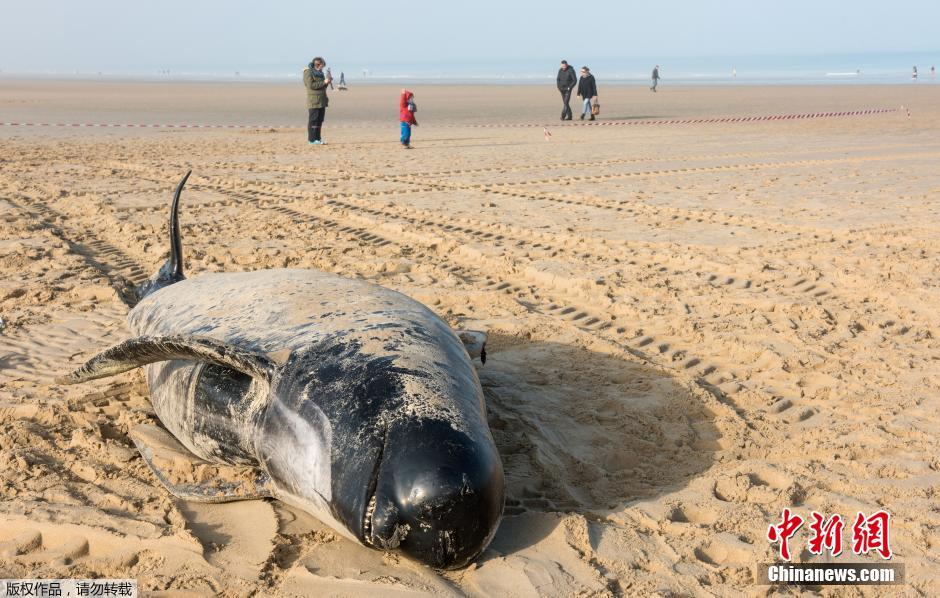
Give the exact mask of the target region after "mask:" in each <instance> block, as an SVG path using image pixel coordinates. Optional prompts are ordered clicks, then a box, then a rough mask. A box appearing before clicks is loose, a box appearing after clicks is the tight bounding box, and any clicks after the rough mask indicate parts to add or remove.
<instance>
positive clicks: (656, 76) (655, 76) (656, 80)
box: [650, 64, 659, 91]
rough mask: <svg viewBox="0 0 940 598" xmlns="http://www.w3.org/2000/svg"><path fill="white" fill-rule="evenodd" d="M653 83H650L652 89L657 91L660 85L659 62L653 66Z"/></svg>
mask: <svg viewBox="0 0 940 598" xmlns="http://www.w3.org/2000/svg"><path fill="white" fill-rule="evenodd" d="M652 79H653V84H652V85H650V91H656V86H657V85H659V65H658V64H657V65H656V66H655V67H653V74H652Z"/></svg>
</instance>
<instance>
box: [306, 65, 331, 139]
mask: <svg viewBox="0 0 940 598" xmlns="http://www.w3.org/2000/svg"><path fill="white" fill-rule="evenodd" d="M325 66H326V61H325V60H323V59H322V58H320V57H319V56H317V57H316V58H314V59H313V60H311V61H310V64H308V65H307V68H306V69H304V87H306V88H307V142H308V143H309V144H310V145H323V144H324V143H325V142H324V141H323V140H322V139H320V129H321V128H322V127H323V119H324V118H325V117H326V107H327V106H329V105H330V99H329V98H328V97H327V96H326V88H327V86H328V85H329V84H330V83H332V82H333V77H332V75H330V74H329V73H327V74H326V75H324V74H323V67H325Z"/></svg>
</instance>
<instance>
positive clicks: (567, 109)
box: [561, 89, 571, 119]
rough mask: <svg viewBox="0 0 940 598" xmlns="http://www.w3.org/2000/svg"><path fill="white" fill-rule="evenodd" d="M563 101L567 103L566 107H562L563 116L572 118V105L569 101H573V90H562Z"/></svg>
mask: <svg viewBox="0 0 940 598" xmlns="http://www.w3.org/2000/svg"><path fill="white" fill-rule="evenodd" d="M561 101H562V102H564V103H565V107H564V108H562V109H561V117H562V118H567V119H570V118H571V105H570V104H569V103H568V102H570V101H571V90H570V89H568V90H565V91H563V92H561Z"/></svg>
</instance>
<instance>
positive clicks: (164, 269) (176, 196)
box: [134, 170, 193, 301]
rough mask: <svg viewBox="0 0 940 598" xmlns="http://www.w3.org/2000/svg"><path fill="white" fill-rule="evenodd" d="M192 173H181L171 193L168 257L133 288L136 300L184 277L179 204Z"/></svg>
mask: <svg viewBox="0 0 940 598" xmlns="http://www.w3.org/2000/svg"><path fill="white" fill-rule="evenodd" d="M192 173H193V171H192V170H190V171H188V172H187V173H186V174H185V175H183V178H182V180H181V181H180V182H179V184H178V185H177V186H176V191H175V192H174V193H173V203H172V204H171V205H170V257H169V258H168V259H167V260H166V263H164V264H163V266H161V267H160V269H159V270H158V271H157V273H156V274H154V275H153V276H152V277H151V278H150V280H148V281H147V282H145V283H143V284H141V285H139V286H138V287H137V288H136V289H134V294H135V295H136V297H135V298H136V299H137V301H140V300H141V299H143V298H144V297H146V296H147V295H149V294H151V293H153V292H156V291H159V290H160V289H162V288H163V287H168V286H170V285H171V284H173V283H174V282H179V281H181V280H183V279H185V278H186V276H185V275H184V274H183V243H182V241H181V240H180V222H179V205H180V194H181V193H182V191H183V186H184V185H185V184H186V180H187V179H189V175H191V174H192Z"/></svg>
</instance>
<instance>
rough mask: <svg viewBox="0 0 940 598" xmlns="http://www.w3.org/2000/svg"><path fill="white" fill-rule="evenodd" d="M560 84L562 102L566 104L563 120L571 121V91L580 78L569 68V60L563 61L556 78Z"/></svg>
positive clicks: (562, 115) (563, 109)
mask: <svg viewBox="0 0 940 598" xmlns="http://www.w3.org/2000/svg"><path fill="white" fill-rule="evenodd" d="M555 81H556V83H558V91H560V92H561V101H562V102H564V108H562V110H561V120H571V106H569V105H568V102H569V101H570V100H571V90H572V89H574V86H575V83H577V82H578V76H577V75H575V74H574V69H573V68H571V67H570V66H568V61H567V60H562V61H561V68H560V69H558V76H557V77H556V78H555Z"/></svg>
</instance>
